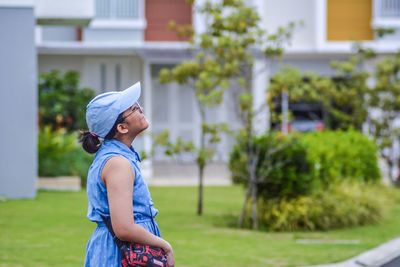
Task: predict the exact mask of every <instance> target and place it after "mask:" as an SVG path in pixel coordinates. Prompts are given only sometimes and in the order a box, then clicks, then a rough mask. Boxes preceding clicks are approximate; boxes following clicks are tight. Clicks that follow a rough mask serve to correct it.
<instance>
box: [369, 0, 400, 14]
mask: <svg viewBox="0 0 400 267" xmlns="http://www.w3.org/2000/svg"><path fill="white" fill-rule="evenodd" d="M375 8H376V10H375V12H376V13H377V16H379V17H384V18H400V0H380V1H377V0H376V3H375Z"/></svg>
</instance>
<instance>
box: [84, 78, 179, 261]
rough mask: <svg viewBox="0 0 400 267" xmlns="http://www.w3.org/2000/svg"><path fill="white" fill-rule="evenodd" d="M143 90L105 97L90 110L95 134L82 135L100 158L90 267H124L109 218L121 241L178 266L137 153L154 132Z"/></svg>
mask: <svg viewBox="0 0 400 267" xmlns="http://www.w3.org/2000/svg"><path fill="white" fill-rule="evenodd" d="M140 90H141V89H140V83H136V84H134V85H133V86H131V87H129V88H128V89H125V90H124V91H120V92H107V93H103V94H100V95H98V96H96V97H95V98H94V99H93V100H92V101H90V102H89V104H88V105H87V110H86V122H87V125H88V128H89V130H88V131H84V132H82V133H81V137H80V141H81V142H82V146H83V148H84V149H85V150H86V151H87V152H88V153H96V156H95V158H94V160H93V163H92V165H91V166H90V169H89V172H88V178H87V194H88V199H89V208H88V214H87V217H88V218H89V220H91V221H93V222H95V223H97V228H96V230H95V231H94V233H93V235H92V237H91V238H90V240H89V242H88V244H87V248H86V257H85V267H100V266H105V267H113V266H121V255H120V251H119V248H118V247H117V245H116V243H115V241H114V239H113V237H112V234H111V233H110V232H109V230H108V229H107V227H106V225H105V223H104V220H103V219H104V218H109V219H111V225H112V228H113V230H114V232H115V236H116V237H117V238H118V239H120V240H122V241H128V242H132V243H133V242H134V243H140V244H145V245H151V246H155V247H159V248H162V249H163V250H164V252H165V253H166V256H167V263H168V266H174V255H173V251H172V247H171V245H170V244H169V243H168V242H167V241H166V240H164V239H162V238H161V237H160V236H161V235H160V230H159V228H158V225H157V223H156V221H155V220H154V218H155V216H156V215H157V213H158V210H157V209H156V208H155V207H154V205H153V200H152V199H151V196H150V192H149V190H148V187H147V184H146V183H145V181H144V179H143V177H142V174H141V171H140V167H139V162H140V158H139V155H138V153H136V151H135V150H134V149H133V147H132V142H133V140H134V139H135V137H136V136H137V135H138V134H139V133H141V132H142V131H144V130H145V129H147V127H148V126H149V123H148V122H147V119H146V117H145V116H144V114H143V109H142V108H141V107H140V105H139V103H138V102H137V101H138V99H139V97H140Z"/></svg>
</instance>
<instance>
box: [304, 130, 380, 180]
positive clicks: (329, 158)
mask: <svg viewBox="0 0 400 267" xmlns="http://www.w3.org/2000/svg"><path fill="white" fill-rule="evenodd" d="M301 142H302V144H303V145H304V146H305V147H306V148H307V159H308V161H309V162H310V164H311V166H312V176H313V179H318V180H321V181H322V183H323V184H330V183H334V182H336V181H335V180H336V179H343V177H351V179H353V180H357V181H361V182H364V181H377V180H379V178H380V173H379V167H378V159H377V153H378V150H377V149H378V148H377V146H376V144H375V143H374V142H373V141H371V140H370V139H368V137H366V136H364V135H362V134H361V133H359V132H355V131H347V132H343V131H335V132H333V131H326V132H316V133H309V134H305V135H303V137H302V138H301ZM347 179H348V178H347Z"/></svg>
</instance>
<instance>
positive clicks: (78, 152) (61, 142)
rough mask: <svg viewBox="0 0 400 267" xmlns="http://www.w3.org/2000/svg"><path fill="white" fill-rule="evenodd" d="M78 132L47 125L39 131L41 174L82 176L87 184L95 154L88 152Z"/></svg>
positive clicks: (83, 181)
mask: <svg viewBox="0 0 400 267" xmlns="http://www.w3.org/2000/svg"><path fill="white" fill-rule="evenodd" d="M77 140H78V139H77V134H76V133H67V132H66V130H65V129H62V128H60V129H57V130H52V129H51V127H50V126H46V127H44V128H42V129H40V131H39V140H38V145H39V147H38V148H39V149H38V150H39V176H68V175H76V176H79V177H81V179H82V184H83V185H84V184H85V180H86V175H87V171H88V168H89V166H90V164H91V162H92V160H93V156H91V155H89V154H88V153H86V152H85V151H84V150H83V149H82V148H81V146H80V144H79V143H78V141H77Z"/></svg>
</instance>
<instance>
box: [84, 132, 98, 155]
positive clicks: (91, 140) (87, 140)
mask: <svg viewBox="0 0 400 267" xmlns="http://www.w3.org/2000/svg"><path fill="white" fill-rule="evenodd" d="M79 142H81V143H82V147H83V149H84V150H85V151H86V152H88V153H90V154H94V153H96V152H97V150H99V147H100V145H101V142H100V139H99V137H98V136H97V135H95V134H93V133H91V132H89V131H87V130H86V131H80V136H79Z"/></svg>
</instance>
